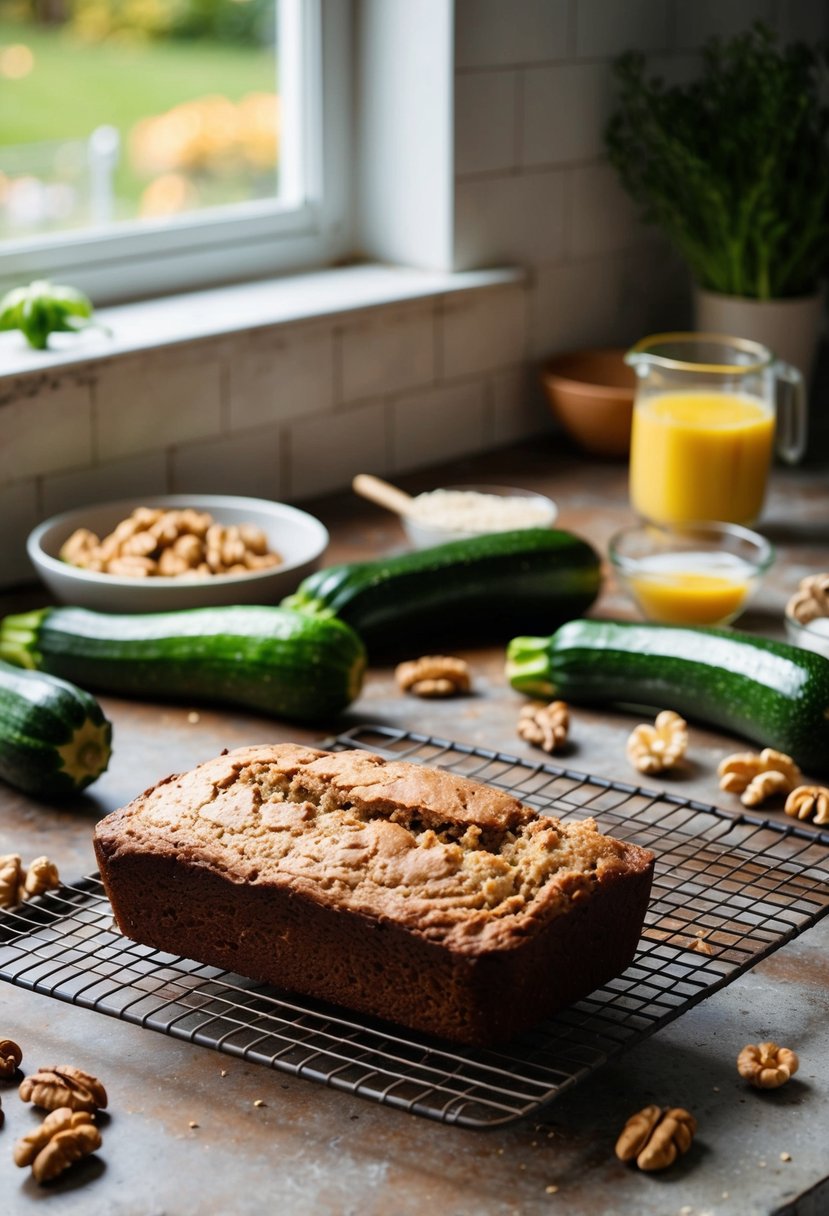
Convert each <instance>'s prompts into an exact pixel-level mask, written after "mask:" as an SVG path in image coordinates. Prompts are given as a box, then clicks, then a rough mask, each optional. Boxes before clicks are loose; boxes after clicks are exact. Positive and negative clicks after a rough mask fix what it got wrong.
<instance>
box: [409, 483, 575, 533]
mask: <svg viewBox="0 0 829 1216" xmlns="http://www.w3.org/2000/svg"><path fill="white" fill-rule="evenodd" d="M438 489H440V490H441V491H450V492H452V493H457V492H459V491H460V492H462V493H470V492H471V493H474V494H484V495H487V496H489V497H492V498H521V499H525V500H526V501H527V502H531V503H532V504H533V506H534V507H535V508H536V512H537V516H538V518H537V520H534V521H533V522H532V523H526V524H509V525H508V526H503V527H502V526H497V527H493V526H492V524H491V523H482V524H481V526H480V527H478V526H469V527H465V528H461V527H457V526H454V527H453V526H452V523H451V522H447V523H446V524H441V523H438V522H437V520H432V519H428V520H426V519H416V518H414V517H412V516H403V517H402V521H401V522H402V524H403V527H404V529H405V531H406V535H407V536H408V538H409V540H410V541H411V542H412V544H413V545H414V546H415V548H416V549H430V548H432V546H433V545H443V544H446V543H447V541H450V540H468V539H469V537H471V536H484V535H486V534H487V533H489V532H507V531H509V532H511V531H513V530H516V529H517V528H520V527H525V528H551V527H552V526H553V524H554V523H555V521H556V518H557V516H558V506H557V505H556V504H555V503H554V502H553V500H552V499H551V498H547V496H546V495H544V494H537V493H536V492H535V491H534V490H519V489H517V488H516V487H514V486H473V485H466V486H440V487H438ZM430 492H431V493H434V491H427V493H430ZM421 497H425V495H417V496H416V499H415V501H417V499H418V498H421Z"/></svg>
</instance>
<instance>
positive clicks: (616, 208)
mask: <svg viewBox="0 0 829 1216" xmlns="http://www.w3.org/2000/svg"><path fill="white" fill-rule="evenodd" d="M570 173H571V174H572V190H573V196H572V219H571V249H572V252H573V254H574V255H575V256H576V257H584V256H589V255H590V254H594V253H610V252H613V251H614V250H618V249H624V248H626V247H628V246H630V245H633V244H636V243H637V242H644V241H649V240H650V241H653V240H657V239H658V230H657V229H656V228H654V227H648V226H646V225H645V224H643V223H642V221H641V220H640V219H639V208H638V207H637V205H636V204H635V203H634V202H633V200H632V199H631V198H630V196H629V195H628V194H627V193H626V192H625V190H624V189H623V188H622V185H621V183H620V181H619V177H618V174H617V173H616V170H615V169H613V168H611V166H610V165H605V164H602V165H579V166H577V167H575V168H573V169H571V170H570Z"/></svg>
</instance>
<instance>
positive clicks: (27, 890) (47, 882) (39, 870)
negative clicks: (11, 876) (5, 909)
mask: <svg viewBox="0 0 829 1216" xmlns="http://www.w3.org/2000/svg"><path fill="white" fill-rule="evenodd" d="M59 886H60V875H59V874H58V867H57V866H56V865H55V863H54V862H53V861H50V860H49V858H48V857H36V858H35V859H34V861H33V862H32V863H31V865H30V866H29V868H28V870H27V871H26V873H25V875H24V876H23V878H22V881H21V884H20V891H19V895H20V900H21V902H22V901H23V900H26V899H32V898H33V896H35V895H43V894H45V892H46V891H57V889H58V887H59Z"/></svg>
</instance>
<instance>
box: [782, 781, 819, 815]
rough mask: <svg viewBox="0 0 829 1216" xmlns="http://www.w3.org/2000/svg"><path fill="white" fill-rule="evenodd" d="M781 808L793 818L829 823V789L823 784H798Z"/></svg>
mask: <svg viewBox="0 0 829 1216" xmlns="http://www.w3.org/2000/svg"><path fill="white" fill-rule="evenodd" d="M783 810H784V811H785V812H786V814H787V815H793V816H794V818H795V819H812V818H814V822H815V823H817V824H824V823H829V789H827V787H826V786H825V785H798V786H797V787H796V788H795V789H793V790H792V792H791V793H790V794H789V796H788V798H787V799H786V805H785V806H784V808H783Z"/></svg>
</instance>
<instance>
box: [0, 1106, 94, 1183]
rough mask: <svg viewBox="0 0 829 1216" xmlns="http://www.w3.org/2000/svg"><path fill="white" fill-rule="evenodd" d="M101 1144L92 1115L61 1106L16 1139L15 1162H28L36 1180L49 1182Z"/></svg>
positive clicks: (24, 1164) (22, 1163) (23, 1165)
mask: <svg viewBox="0 0 829 1216" xmlns="http://www.w3.org/2000/svg"><path fill="white" fill-rule="evenodd" d="M100 1147H101V1133H100V1132H99V1131H98V1129H97V1127H96V1126H95V1124H94V1123H93V1122H92V1115H91V1114H89V1112H88V1111H73V1110H70V1109H69V1107H67V1106H61V1107H58V1109H57V1110H53V1111H52V1113H51V1114H49V1115H47V1116H46V1118H45V1119H44V1120H43V1122H42V1123H41V1125H40V1127H36V1128H34V1129H33V1130H32V1131H30V1132H29V1133H28V1134H27V1135H25V1136H22V1137H21V1138H20V1139H19V1140H18V1141H17V1143H16V1144H15V1146H14V1163H15V1165H18V1166H20V1167H21V1168H23V1167H25V1166H27V1165H30V1166H31V1167H32V1176H33V1177H34V1180H35V1182H51V1180H52V1179H53V1178H57V1177H58V1175H59V1174H62V1173H63V1171H64V1170H66V1169H68V1168H69V1166H70V1165H74V1164H75V1162H76V1161H80V1160H82V1158H84V1157H88V1156H89V1154H90V1153H94V1152H95V1150H96V1149H98V1148H100Z"/></svg>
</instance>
